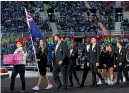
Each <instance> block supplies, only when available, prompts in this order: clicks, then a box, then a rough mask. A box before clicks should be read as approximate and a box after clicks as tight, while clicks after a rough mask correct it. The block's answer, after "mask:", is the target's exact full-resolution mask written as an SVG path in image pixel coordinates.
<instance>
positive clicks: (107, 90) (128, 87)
mask: <svg viewBox="0 0 129 93" xmlns="http://www.w3.org/2000/svg"><path fill="white" fill-rule="evenodd" d="M47 75H48V77H49V79H50V81H51V82H52V84H53V85H54V86H55V83H54V82H53V79H52V73H47ZM77 75H78V76H79V79H80V80H82V72H77ZM73 80H74V79H73ZM74 81H75V80H74ZM36 83H37V72H34V71H26V93H51V92H52V93H66V92H67V93H128V92H129V84H127V83H122V84H120V85H118V86H109V85H100V86H98V87H97V88H89V87H88V86H89V85H91V73H89V74H88V77H87V80H86V82H85V87H83V88H80V87H79V86H78V85H77V84H76V82H74V87H72V88H70V87H68V90H66V91H55V90H54V88H52V89H50V90H45V87H46V86H47V84H46V83H45V82H44V81H43V82H42V84H41V87H40V91H33V90H32V89H31V88H32V87H34V86H35V85H36ZM9 85H10V78H6V79H2V80H1V93H6V92H7V91H8V90H9ZM20 90H21V81H20V78H19V76H18V77H17V78H16V83H15V93H19V91H20Z"/></svg>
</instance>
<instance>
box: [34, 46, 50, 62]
mask: <svg viewBox="0 0 129 93" xmlns="http://www.w3.org/2000/svg"><path fill="white" fill-rule="evenodd" d="M47 54H48V49H47V48H45V49H44V51H42V50H41V48H39V49H38V51H37V53H36V58H37V59H40V62H44V63H47Z"/></svg>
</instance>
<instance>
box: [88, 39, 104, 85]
mask: <svg viewBox="0 0 129 93" xmlns="http://www.w3.org/2000/svg"><path fill="white" fill-rule="evenodd" d="M91 44H92V45H90V49H89V55H88V59H89V60H88V61H89V62H88V63H87V66H90V68H91V72H92V85H91V87H97V81H96V75H97V76H98V77H99V78H100V79H101V81H102V83H103V84H104V79H103V78H102V76H101V74H100V73H99V72H98V66H99V57H100V47H99V46H98V45H97V44H96V39H95V38H91Z"/></svg>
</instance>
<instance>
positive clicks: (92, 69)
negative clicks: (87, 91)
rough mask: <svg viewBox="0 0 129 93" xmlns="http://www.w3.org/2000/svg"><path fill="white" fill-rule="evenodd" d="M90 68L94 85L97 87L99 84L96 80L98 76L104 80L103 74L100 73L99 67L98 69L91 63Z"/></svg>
mask: <svg viewBox="0 0 129 93" xmlns="http://www.w3.org/2000/svg"><path fill="white" fill-rule="evenodd" d="M90 68H91V72H92V84H93V85H95V84H97V80H96V75H97V76H98V77H99V78H100V79H101V80H103V78H102V76H101V74H100V73H99V72H98V67H96V64H92V63H90Z"/></svg>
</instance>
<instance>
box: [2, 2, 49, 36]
mask: <svg viewBox="0 0 129 93" xmlns="http://www.w3.org/2000/svg"><path fill="white" fill-rule="evenodd" d="M24 7H26V8H27V10H28V11H29V12H30V13H31V14H32V17H33V18H34V20H35V21H36V23H37V24H38V25H39V27H40V29H41V31H47V32H51V28H50V25H49V24H48V23H47V22H46V21H43V20H42V19H41V18H40V16H39V13H40V12H42V11H44V7H43V2H38V1H37V2H20V1H15V2H10V1H6V2H4V1H3V2H1V12H2V13H1V32H2V33H7V32H10V33H12V32H28V27H27V24H26V17H25V11H24Z"/></svg>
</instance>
